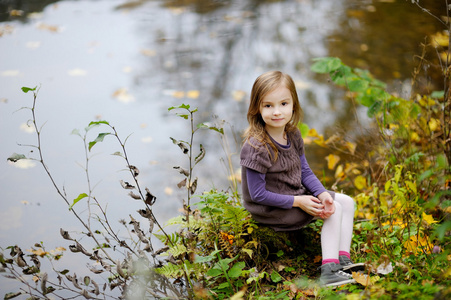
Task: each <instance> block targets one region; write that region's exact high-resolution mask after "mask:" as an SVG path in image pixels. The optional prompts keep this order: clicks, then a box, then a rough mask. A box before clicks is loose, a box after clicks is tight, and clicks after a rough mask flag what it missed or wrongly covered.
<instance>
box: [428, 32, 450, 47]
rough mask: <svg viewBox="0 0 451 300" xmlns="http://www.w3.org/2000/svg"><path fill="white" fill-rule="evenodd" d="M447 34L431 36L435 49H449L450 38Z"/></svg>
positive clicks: (441, 33) (440, 33) (439, 33)
mask: <svg viewBox="0 0 451 300" xmlns="http://www.w3.org/2000/svg"><path fill="white" fill-rule="evenodd" d="M447 33H448V32H447V31H443V32H441V31H439V32H437V33H436V34H433V35H432V36H431V39H432V42H433V44H434V46H435V47H438V46H440V47H448V43H449V36H448V35H447Z"/></svg>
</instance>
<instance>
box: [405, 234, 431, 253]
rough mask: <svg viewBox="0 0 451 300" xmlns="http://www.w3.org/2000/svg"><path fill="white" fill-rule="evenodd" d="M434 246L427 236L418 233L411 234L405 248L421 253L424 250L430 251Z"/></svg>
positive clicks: (411, 251)
mask: <svg viewBox="0 0 451 300" xmlns="http://www.w3.org/2000/svg"><path fill="white" fill-rule="evenodd" d="M433 247H434V245H432V243H431V242H430V241H429V239H428V238H427V237H422V236H418V235H413V236H411V237H410V238H409V239H408V240H407V241H406V242H405V243H404V248H405V249H406V251H407V252H410V253H413V254H421V253H423V252H426V253H430V252H431V249H432V248H433Z"/></svg>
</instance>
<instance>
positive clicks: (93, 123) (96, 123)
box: [88, 121, 110, 127]
mask: <svg viewBox="0 0 451 300" xmlns="http://www.w3.org/2000/svg"><path fill="white" fill-rule="evenodd" d="M100 124H105V125H110V123H108V122H107V121H92V122H91V123H89V125H88V127H90V126H94V125H100Z"/></svg>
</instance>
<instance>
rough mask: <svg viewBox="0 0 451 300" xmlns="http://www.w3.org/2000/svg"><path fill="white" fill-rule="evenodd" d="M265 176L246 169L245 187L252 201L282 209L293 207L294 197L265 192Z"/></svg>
mask: <svg viewBox="0 0 451 300" xmlns="http://www.w3.org/2000/svg"><path fill="white" fill-rule="evenodd" d="M265 177H266V175H265V174H263V173H259V172H257V171H254V170H252V169H249V168H246V178H247V186H248V189H249V194H250V196H251V199H252V201H254V202H256V203H258V204H263V205H268V206H275V207H280V208H284V209H290V208H292V207H293V202H294V196H290V195H282V194H277V193H273V192H270V191H268V190H266V181H265Z"/></svg>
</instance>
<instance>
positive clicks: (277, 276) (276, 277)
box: [271, 271, 283, 283]
mask: <svg viewBox="0 0 451 300" xmlns="http://www.w3.org/2000/svg"><path fill="white" fill-rule="evenodd" d="M282 279H283V278H282V276H280V274H279V273H277V272H276V271H272V273H271V280H272V282H275V283H277V282H279V281H281V280H282Z"/></svg>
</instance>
